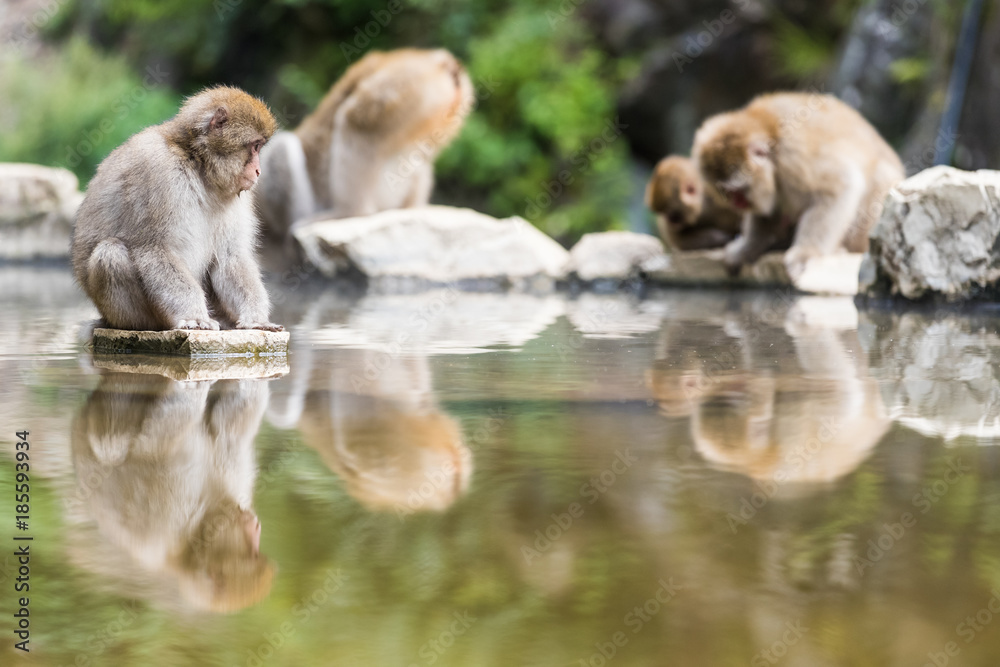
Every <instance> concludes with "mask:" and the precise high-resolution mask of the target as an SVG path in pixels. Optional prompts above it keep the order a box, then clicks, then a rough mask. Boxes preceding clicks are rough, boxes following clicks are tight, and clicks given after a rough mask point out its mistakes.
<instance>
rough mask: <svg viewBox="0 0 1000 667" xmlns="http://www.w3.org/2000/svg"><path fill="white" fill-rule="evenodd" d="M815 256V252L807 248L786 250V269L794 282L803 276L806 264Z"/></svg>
mask: <svg viewBox="0 0 1000 667" xmlns="http://www.w3.org/2000/svg"><path fill="white" fill-rule="evenodd" d="M815 256H816V253H815V252H812V251H810V250H807V249H805V248H789V249H788V250H787V251H786V252H785V270H786V271H788V277H789V278H791V279H792V282H793V283H795V282H796V281H797V280H798V279H799V278H801V277H802V274H803V273H805V270H806V264H807V263H808V262H809V260H810V259H812V258H813V257H815Z"/></svg>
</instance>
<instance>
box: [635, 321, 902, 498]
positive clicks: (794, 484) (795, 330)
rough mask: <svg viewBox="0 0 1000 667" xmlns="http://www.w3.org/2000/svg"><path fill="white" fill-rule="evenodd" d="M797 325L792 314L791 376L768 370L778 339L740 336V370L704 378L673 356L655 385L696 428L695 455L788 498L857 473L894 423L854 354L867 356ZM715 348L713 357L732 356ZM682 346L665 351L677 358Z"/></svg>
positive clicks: (671, 410)
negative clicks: (777, 488)
mask: <svg viewBox="0 0 1000 667" xmlns="http://www.w3.org/2000/svg"><path fill="white" fill-rule="evenodd" d="M799 315H801V313H798V312H797V311H795V310H794V309H793V312H791V313H790V314H789V317H787V318H786V320H785V325H784V333H786V334H788V335H790V336H791V341H792V345H793V347H794V354H793V355H791V356H792V358H793V359H794V362H793V363H792V365H791V366H790V367H786V368H769V366H770V365H769V364H768V363H764V362H766V361H767V360H768V359H769V356H768V355H770V354H774V352H773V348H771V347H770V346H771V345H772V344H774V345H779V344H783V343H784V341H782V340H781V338H782V337H781V336H780V330H779V331H775V332H773V334H772V335H768V336H760V337H758V338H757V339H755V337H754V336H752V335H748V332H745V331H738V332H735V333H736V334H737V338H739V339H741V341H742V342H741V355H742V359H740V360H739V361H738V362H737V368H736V369H726V370H723V371H719V372H716V373H707V372H705V371H704V370H703V368H704V366H703V365H701V364H696V365H694V366H690V365H689V366H688V367H687V368H686V369H678V368H676V367H675V366H674V365H673V361H672V360H671V359H670V355H667V359H665V360H664V362H665V363H659V362H658V364H657V366H655V367H654V369H653V370H652V371H651V373H650V376H649V380H650V385H651V387H652V390H653V393H654V395H655V396H656V398H657V400H658V402H659V404H660V407H661V409H662V410H663V412H664V413H665V414H667V415H668V416H677V417H682V416H683V417H689V418H690V428H691V438H692V440H693V444H694V449H695V450H696V451H697V452H698V453H699V454H700V455H701V456H702V457H703V458H704V459H705V460H706V461H708V462H709V463H711V464H713V465H714V466H716V467H719V468H721V469H725V470H731V471H734V472H739V473H742V474H744V475H747V476H748V477H751V478H753V479H755V480H761V481H764V480H766V481H774V482H777V483H778V484H782V485H783V484H787V485H788V488H783V490H784V491H791V490H793V489H795V488H798V489H800V490H801V489H803V488H804V487H805V486H808V485H813V484H822V483H827V482H833V481H835V480H837V479H839V478H841V477H843V476H844V475H847V474H849V473H851V472H852V471H854V470H855V469H856V468H857V467H858V466H859V465H860V464H861V463H862V461H864V460H865V459H866V458H867V457H868V455H869V454H870V453H871V452H872V450H873V449H874V447H875V446H876V445H877V444H878V443H879V441H880V440H881V439H882V436H883V435H884V434H885V432H886V431H887V430H888V428H889V423H890V421H889V418H888V415H887V413H886V409H885V406H884V404H883V402H882V399H881V394H880V393H879V389H878V385H877V383H876V381H875V380H874V379H873V378H871V377H869V375H868V369H867V367H866V365H865V363H864V361H862V360H861V359H860V358H859V357H858V356H857V355H856V354H854V355H852V353H851V350H854V351H855V352H857V350H859V348H860V343H859V342H858V339H857V334H856V332H855V331H853V330H850V328H849V327H847V328H845V329H844V330H842V331H841V330H837V328H836V327H833V326H830V325H828V324H805V323H803V321H802V319H803V318H802V317H799ZM731 324H732V323H728V324H727V325H726V326H725V327H722V329H723V330H724V331H726V332H727V333H728V334H732V333H734V332H733V331H732V330H731V329H729V328H727V327H728V326H729V325H731ZM678 326H681V325H680V324H678ZM719 335H720V336H722V337H725V334H723V333H722V332H719ZM665 336H669V332H665ZM701 336H702V338H703V340H704V338H706V337H710V336H711V334H705V333H704V332H702V333H701ZM715 340H716V341H717V344H716V346H715V347H714V348H713V349H732V345H731V344H726V343H725V342H724V341H722V340H721V339H719V338H716V339H715ZM784 340H785V341H787V337H785V338H784ZM775 341H777V342H775ZM676 343H677V341H675V342H674V343H673V344H672V345H664V346H663V347H664V349H667V348H668V347H669V348H673V349H674V350H676V347H677V345H676Z"/></svg>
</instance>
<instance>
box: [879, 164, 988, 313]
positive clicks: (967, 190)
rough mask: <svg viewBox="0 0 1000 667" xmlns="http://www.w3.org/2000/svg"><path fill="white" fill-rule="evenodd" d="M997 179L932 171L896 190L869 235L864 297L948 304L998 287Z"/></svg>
mask: <svg viewBox="0 0 1000 667" xmlns="http://www.w3.org/2000/svg"><path fill="white" fill-rule="evenodd" d="M998 242H1000V171H989V170H981V171H975V172H969V171H961V170H959V169H953V168H952V167H933V168H931V169H927V170H925V171H922V172H920V173H919V174H917V175H916V176H913V177H912V178H909V179H907V180H905V181H903V182H902V183H900V184H899V185H897V186H896V187H895V188H894V189H893V190H892V191H891V192H890V193H889V198H888V200H887V202H886V207H885V210H884V211H883V213H882V217H881V219H880V220H879V222H878V224H877V225H876V226H875V228H874V229H873V230H872V233H871V248H870V251H869V255H868V257H866V259H865V264H864V266H863V268H862V272H861V282H862V284H861V290H862V291H863V292H865V293H866V294H868V295H871V296H885V295H900V296H903V297H906V298H908V299H919V298H921V297H926V296H939V297H944V298H945V299H946V300H949V301H957V300H963V299H971V298H976V297H981V296H987V295H989V294H991V293H994V292H995V290H996V289H997V281H998V280H1000V253H998V252H996V251H995V250H994V248H996V247H997V244H998Z"/></svg>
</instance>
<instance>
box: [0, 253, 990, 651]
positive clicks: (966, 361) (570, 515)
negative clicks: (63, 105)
mask: <svg viewBox="0 0 1000 667" xmlns="http://www.w3.org/2000/svg"><path fill="white" fill-rule="evenodd" d="M270 289H271V291H272V295H273V297H274V301H275V303H276V305H275V308H274V318H275V320H276V321H278V322H282V323H284V324H285V325H286V326H287V327H288V328H289V329H290V330H291V333H292V342H291V349H290V352H289V356H288V359H287V365H288V369H287V371H288V372H287V373H284V374H281V373H279V374H278V375H280V377H273V378H270V379H220V380H217V381H209V380H202V381H177V380H175V379H172V378H171V377H169V376H170V375H173V376H174V377H177V376H178V375H177V371H176V370H170V371H169V372H168V371H167V370H164V371H163V373H162V374H157V373H149V374H142V373H137V372H134V370H135V369H134V368H133V369H130V368H127V367H125V366H122V365H118V366H116V364H115V362H114V361H108V360H107V359H100V358H93V357H91V355H90V354H89V353H88V352H87V351H86V350H85V349H84V347H83V346H82V344H81V343H80V341H79V328H80V325H81V323H82V322H85V321H86V320H88V319H90V318H92V317H94V316H95V312H94V311H93V310H92V308H91V306H89V304H88V303H87V302H86V301H85V299H84V298H83V297H82V295H81V294H80V293H79V292H78V291H77V290H76V288H75V287H74V285H73V283H72V280H71V277H70V275H69V272H68V271H67V270H66V269H64V268H60V267H51V268H45V267H42V268H23V267H22V268H18V267H6V268H0V305H2V307H3V313H4V317H3V319H2V320H0V370H2V373H3V375H2V377H3V382H2V384H0V424H2V426H3V428H4V429H5V432H3V433H0V449H2V452H3V454H2V455H0V497H2V498H3V499H4V500H3V512H2V516H3V517H4V530H3V531H2V534H0V538H2V539H4V540H5V541H6V543H7V547H6V548H4V549H3V553H4V554H6V555H5V556H3V557H0V580H2V584H0V586H2V590H3V595H2V596H0V600H2V601H3V610H2V611H3V616H4V618H6V619H8V620H7V621H6V622H5V623H4V624H3V626H2V627H3V628H4V642H3V647H2V648H0V662H2V663H3V664H20V662H18V661H16V658H18V657H21V656H22V654H21V653H20V652H19V651H16V650H15V649H14V648H13V644H14V642H15V641H16V635H12V634H11V632H10V627H11V626H12V624H11V620H10V619H11V618H12V616H11V614H13V613H14V612H16V611H17V609H18V605H17V604H16V599H15V597H16V596H15V595H14V593H13V587H14V584H15V583H16V579H17V577H18V576H19V575H18V565H17V562H16V558H15V557H14V556H13V551H14V550H13V548H11V545H21V544H25V543H26V542H25V541H19V542H14V541H12V538H13V537H15V536H29V535H30V536H31V537H32V538H33V539H32V540H31V541H30V553H31V560H30V605H29V606H30V648H31V653H30V656H29V657H28V660H30V661H31V663H32V664H38V665H81V666H82V665H100V664H109V665H111V664H113V665H234V666H236V665H245V666H248V667H253V666H260V665H296V666H300V665H302V666H310V665H324V666H325V665H366V666H367V665H377V666H383V665H384V666H400V667H411V666H414V665H416V666H423V665H462V666H469V665H504V666H509V665H544V666H557V665H567V666H569V665H592V666H594V667H600V666H601V665H610V664H615V665H748V664H749V665H752V666H758V665H778V664H781V665H788V666H790V667H791V666H806V665H809V666H815V665H872V666H876V665H877V666H880V667H882V666H885V665H914V666H920V665H925V664H929V665H939V666H940V665H945V664H961V665H993V664H995V663H996V660H995V656H996V655H998V654H1000V617H997V614H998V612H1000V456H998V449H997V448H996V447H995V445H996V444H997V436H998V434H1000V377H998V374H1000V373H998V368H1000V367H998V361H1000V336H998V334H997V330H998V324H1000V321H998V318H996V317H993V316H991V315H989V314H982V313H980V314H960V313H955V312H951V311H946V310H939V311H931V310H927V311H914V312H905V313H900V312H886V311H868V312H859V311H858V310H857V308H856V307H855V305H854V303H853V302H852V300H850V299H843V298H823V297H800V296H795V295H792V294H789V293H787V292H783V291H774V290H760V291H740V292H719V291H715V292H708V291H693V290H677V291H652V292H649V293H647V294H643V295H641V296H639V295H632V294H628V295H596V294H589V293H587V294H579V295H566V294H556V295H531V294H506V295H505V294H489V293H461V292H457V291H454V290H450V289H445V288H443V289H439V290H433V291H429V292H422V293H418V294H371V293H369V294H364V293H360V292H358V291H357V290H352V289H347V288H342V287H337V286H331V287H329V288H328V289H324V290H320V289H317V288H310V289H306V288H305V287H304V286H303V287H300V288H298V289H292V288H290V287H287V288H281V287H279V286H276V285H272V286H271V287H270ZM147 370H149V369H148V368H147ZM154 370H155V369H154ZM183 372H186V373H189V376H197V369H193V370H192V369H186V370H184V371H183ZM24 430H27V431H29V432H30V434H29V436H28V440H29V442H30V470H31V473H30V475H31V487H30V489H31V491H30V493H31V498H30V519H29V521H28V526H27V529H26V530H23V531H21V530H17V529H16V528H15V517H14V514H15V508H14V504H15V503H14V500H13V499H14V495H15V494H14V484H15V460H14V456H15V444H16V443H17V442H18V438H17V436H16V435H15V432H16V431H24ZM258 521H259V523H258ZM258 540H259V543H258ZM24 662H25V664H27V660H25V661H24Z"/></svg>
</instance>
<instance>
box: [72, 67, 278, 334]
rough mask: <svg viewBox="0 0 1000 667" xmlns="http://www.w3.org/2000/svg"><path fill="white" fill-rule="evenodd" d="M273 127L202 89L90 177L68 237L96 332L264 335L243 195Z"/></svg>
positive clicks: (236, 96)
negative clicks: (98, 323) (96, 315)
mask: <svg viewBox="0 0 1000 667" xmlns="http://www.w3.org/2000/svg"><path fill="white" fill-rule="evenodd" d="M276 127H277V124H276V123H275V120H274V117H273V116H271V112H270V111H268V109H267V107H266V106H265V105H264V103H263V102H261V101H260V100H258V99H256V98H255V97H252V96H250V95H248V94H247V93H244V92H243V91H242V90H239V89H237V88H227V87H224V86H220V87H218V88H209V89H207V90H204V91H202V92H200V93H198V94H197V95H195V96H194V97H191V98H189V99H188V100H187V101H186V102H185V103H184V106H182V107H181V110H180V112H179V113H178V114H177V115H176V116H175V117H174V118H173V119H171V120H168V121H167V122H165V123H163V124H162V125H156V126H154V127H150V128H147V129H145V130H143V131H142V132H140V133H138V134H136V135H135V136H133V137H132V138H131V139H129V140H128V141H127V142H125V143H124V144H123V145H121V146H119V147H118V148H117V149H115V150H114V151H113V152H112V153H111V155H109V156H108V157H107V158H106V159H105V160H104V162H102V163H101V165H100V167H98V169H97V175H96V176H94V178H93V180H92V181H91V182H90V185H89V187H88V188H87V196H86V198H85V199H84V201H83V204H81V205H80V210H79V212H78V213H77V217H76V228H75V230H74V233H73V246H72V255H73V269H74V272H75V274H76V278H77V280H78V281H79V282H80V285H82V286H83V289H84V291H86V293H87V295H88V296H89V297H90V298H91V299H92V300H93V301H94V303H95V304H96V305H97V309H98V310H99V311H100V313H101V316H102V318H103V319H104V322H105V324H106V325H107V326H110V327H114V328H118V329H146V330H163V329H219V326H220V321H221V322H222V323H223V325H224V326H227V327H230V326H234V327H236V328H237V329H267V330H269V331H278V330H280V329H281V328H282V327H281V326H280V325H277V324H272V323H271V322H269V321H268V317H269V311H270V305H269V303H268V298H267V292H266V291H265V289H264V284H263V283H262V282H261V278H260V271H259V269H258V267H257V260H256V257H255V253H254V246H255V240H256V238H255V237H256V233H257V221H256V218H255V217H254V212H253V199H252V197H251V195H250V194H246V195H242V194H241V193H243V192H244V191H246V190H250V189H251V188H252V187H253V186H254V184H255V183H256V182H257V177H258V176H260V149H261V147H263V145H264V143H265V142H266V141H267V140H268V139H269V138H270V136H271V135H272V134H273V133H274V131H275V129H276Z"/></svg>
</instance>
